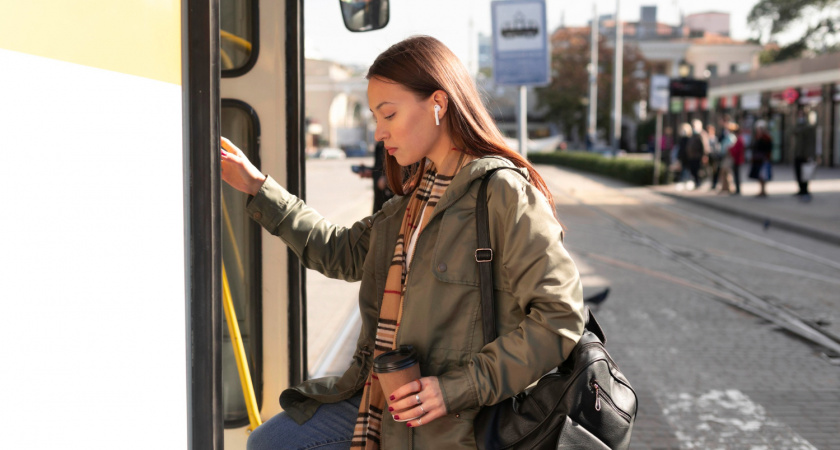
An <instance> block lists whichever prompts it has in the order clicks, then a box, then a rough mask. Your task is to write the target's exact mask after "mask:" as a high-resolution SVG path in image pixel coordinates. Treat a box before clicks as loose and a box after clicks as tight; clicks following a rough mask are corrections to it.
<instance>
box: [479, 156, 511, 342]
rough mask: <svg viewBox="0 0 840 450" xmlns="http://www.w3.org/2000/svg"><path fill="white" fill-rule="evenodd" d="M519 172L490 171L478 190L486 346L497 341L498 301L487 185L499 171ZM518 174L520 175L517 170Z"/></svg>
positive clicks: (483, 322)
mask: <svg viewBox="0 0 840 450" xmlns="http://www.w3.org/2000/svg"><path fill="white" fill-rule="evenodd" d="M505 169H511V170H517V168H516V167H499V168H496V169H491V170H488V171H487V173H486V174H485V175H484V179H482V180H481V186H479V188H478V197H477V198H476V201H475V226H476V236H478V239H477V241H478V248H476V250H475V262H477V263H478V276H479V288H480V290H481V325H482V329H483V331H484V345H487V344H489V343H491V342H493V341H495V340H496V336H497V334H496V303H495V302H496V300H495V298H494V296H493V266H492V261H493V248H492V247H491V246H490V219H489V217H488V212H487V183H488V182H489V181H490V177H491V176H493V174H494V173H496V172H497V171H499V170H505ZM516 173H519V171H518V170H517V172H516ZM520 175H521V173H520Z"/></svg>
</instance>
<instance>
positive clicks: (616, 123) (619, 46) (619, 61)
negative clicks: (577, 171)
mask: <svg viewBox="0 0 840 450" xmlns="http://www.w3.org/2000/svg"><path fill="white" fill-rule="evenodd" d="M623 62H624V30H623V28H622V26H621V0H615V64H613V66H614V69H615V70H614V73H613V88H614V90H613V130H612V131H613V142H612V144H613V156H615V155H617V154H618V151H619V150H620V149H621V85H622V81H623V77H622V73H623V71H624V67H623Z"/></svg>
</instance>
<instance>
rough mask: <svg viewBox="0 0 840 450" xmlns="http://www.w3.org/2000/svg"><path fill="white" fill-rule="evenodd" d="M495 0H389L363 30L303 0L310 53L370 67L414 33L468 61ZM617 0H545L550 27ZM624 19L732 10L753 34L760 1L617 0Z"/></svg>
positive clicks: (579, 21) (577, 20)
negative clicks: (383, 15) (380, 18)
mask: <svg viewBox="0 0 840 450" xmlns="http://www.w3.org/2000/svg"><path fill="white" fill-rule="evenodd" d="M490 3H491V0H391V19H390V22H389V23H388V26H387V27H385V28H384V29H382V30H377V31H370V32H365V33H352V32H350V31H347V29H346V28H345V27H344V23H343V22H342V20H341V13H340V12H339V7H338V2H337V1H335V0H308V1H306V2H304V8H305V10H304V17H305V21H306V22H305V24H304V27H305V37H304V42H305V46H306V56H307V57H308V58H317V59H328V60H333V61H337V62H340V63H345V64H352V65H358V66H362V67H367V66H369V65H370V64H371V63H373V60H374V59H375V58H376V56H377V55H378V54H379V53H381V52H382V51H384V50H386V49H387V48H388V47H389V46H391V45H392V44H395V43H397V42H399V41H400V40H402V39H404V38H406V37H409V36H411V35H415V34H427V35H430V36H434V37H436V38H438V39H440V40H441V41H443V43H444V44H446V45H447V46H448V47H449V48H451V49H452V51H453V52H455V54H456V55H458V57H459V58H461V60H462V61H463V62H464V63H465V64H466V65H467V66H468V67H472V66H474V64H475V61H476V60H477V47H478V44H477V40H476V37H475V36H477V34H478V33H484V34H486V35H490V31H491V30H490V27H491V22H490ZM616 3H617V1H616V0H546V15H547V21H548V28H549V30H553V29H555V28H557V27H559V26H560V25H561V24H562V23H565V25H566V26H583V25H586V23H587V21H589V20H590V19H591V18H592V10H593V5H594V6H595V7H596V8H597V11H598V14H599V15H602V14H613V13H614V12H615V9H616ZM619 3H620V6H621V20H622V21H628V22H633V21H638V20H639V15H640V11H641V7H642V6H651V5H656V6H657V20H658V21H659V22H664V23H667V24H670V25H677V24H679V21H680V14H681V13H682V14H691V13H697V12H709V11H715V12H728V13H730V30H731V35H732V37H733V38H735V39H744V40H745V39H748V38H750V37H752V36H753V33H752V30H751V29H750V28H749V27H748V25H747V15H748V14H749V12H750V10H751V9H752V7H753V5H755V4H756V3H757V0H619Z"/></svg>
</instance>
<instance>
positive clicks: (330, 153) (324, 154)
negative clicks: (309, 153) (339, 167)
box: [318, 147, 347, 159]
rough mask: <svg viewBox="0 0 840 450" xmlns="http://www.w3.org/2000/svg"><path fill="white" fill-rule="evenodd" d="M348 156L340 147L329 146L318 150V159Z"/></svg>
mask: <svg viewBox="0 0 840 450" xmlns="http://www.w3.org/2000/svg"><path fill="white" fill-rule="evenodd" d="M346 157H347V154H345V153H344V150H342V149H340V148H332V147H327V148H322V149H321V150H319V151H318V159H344V158H346Z"/></svg>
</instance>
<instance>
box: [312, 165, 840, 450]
mask: <svg viewBox="0 0 840 450" xmlns="http://www.w3.org/2000/svg"><path fill="white" fill-rule="evenodd" d="M360 161H362V162H364V163H365V164H368V165H370V161H369V160H364V159H363V160H358V159H347V160H340V161H319V160H310V161H308V164H307V189H308V192H307V195H308V199H309V204H310V205H312V206H314V207H315V208H316V209H318V210H319V211H320V212H321V213H322V214H323V215H324V216H325V217H327V218H328V219H329V220H331V221H333V222H334V223H338V224H342V225H349V224H350V223H351V222H352V221H353V220H356V219H359V218H362V217H364V216H365V215H367V214H368V213H369V211H370V207H371V203H372V190H371V186H370V181H369V180H361V179H359V178H358V177H357V176H356V175H355V174H353V173H351V171H350V165H351V164H359V163H360ZM538 170H539V171H540V173H541V174H542V175H543V177H544V178H545V180H546V182H547V183H548V185H549V187H550V189H551V190H552V193H553V194H554V197H555V201H556V203H557V208H558V212H559V214H558V215H559V217H560V220H561V221H562V223H563V224H564V226H565V227H566V228H567V236H566V241H565V243H566V246H567V248H568V249H569V250H570V252H571V254H572V256H573V258H574V260H575V262H576V264H577V266H578V269H579V271H580V273H581V277H582V280H583V284H584V293H585V294H586V295H590V294H593V293H596V292H599V291H600V290H602V289H603V288H606V287H609V288H610V295H609V297H608V298H607V300H606V301H605V302H603V303H602V304H600V305H591V309H592V311H593V313H594V314H595V315H596V316H597V318H598V320H599V322H600V323H601V324H602V326H603V328H604V330H605V332H606V335H607V340H608V342H607V349H608V350H609V351H610V353H611V355H612V356H613V358H614V359H615V360H616V362H617V363H618V364H619V365H620V367H621V369H622V371H623V372H624V373H625V375H627V377H628V379H629V380H630V382H631V384H632V385H633V387H634V388H635V390H636V393H637V395H638V398H639V405H640V406H639V411H638V415H637V419H636V425H635V428H634V433H633V440H632V445H631V448H634V449H664V448H674V449H677V448H680V449H691V448H698V449H706V448H768V449H769V448H779V449H812V448H818V449H831V448H840V437H838V436H837V430H838V429H840V408H838V407H840V352H838V351H837V349H838V348H840V343H838V341H837V339H836V336H840V314H838V312H840V295H837V292H838V291H840V277H838V274H839V273H840V246H837V245H836V244H831V243H826V242H823V241H820V240H816V239H811V238H809V237H806V236H803V235H802V234H798V233H794V232H791V231H785V230H782V229H777V228H774V227H769V229H768V228H767V227H763V226H761V224H758V223H756V222H754V221H748V220H745V219H741V218H739V217H737V216H735V215H732V214H729V213H726V212H722V211H719V210H713V209H707V208H704V207H702V206H699V205H697V204H694V203H689V202H686V201H684V200H680V199H677V198H673V197H669V196H664V195H661V194H660V193H657V192H656V191H654V190H651V189H649V188H639V187H627V186H626V185H624V184H622V183H619V182H615V181H612V180H609V179H606V178H601V177H597V176H592V175H588V174H582V173H578V172H572V171H569V170H564V169H559V168H556V167H549V166H538ZM339 186H340V187H339ZM307 277H308V285H307V289H308V313H309V323H310V325H309V329H310V333H312V331H313V330H317V329H320V330H324V331H323V333H321V334H320V335H315V334H310V337H309V369H310V373H312V374H313V375H319V376H320V375H324V374H334V373H340V372H341V371H342V370H343V369H344V368H345V367H346V365H347V362H348V361H349V357H350V356H349V355H350V354H351V352H352V346H353V344H354V343H355V339H356V333H357V328H353V326H354V325H353V324H354V320H355V317H357V315H354V314H355V312H354V311H355V309H356V300H355V293H356V290H357V289H358V285H357V284H348V283H344V282H341V281H333V280H326V279H324V278H323V277H321V276H320V275H318V274H314V273H312V272H311V271H310V272H308V273H307ZM315 323H321V325H320V326H318V327H315V326H313V324H315ZM324 323H326V324H327V326H324ZM355 326H356V327H358V324H357V323H356V324H355ZM817 343H819V344H817Z"/></svg>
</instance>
